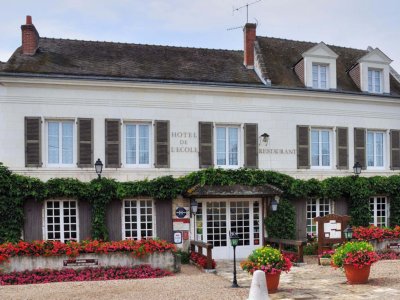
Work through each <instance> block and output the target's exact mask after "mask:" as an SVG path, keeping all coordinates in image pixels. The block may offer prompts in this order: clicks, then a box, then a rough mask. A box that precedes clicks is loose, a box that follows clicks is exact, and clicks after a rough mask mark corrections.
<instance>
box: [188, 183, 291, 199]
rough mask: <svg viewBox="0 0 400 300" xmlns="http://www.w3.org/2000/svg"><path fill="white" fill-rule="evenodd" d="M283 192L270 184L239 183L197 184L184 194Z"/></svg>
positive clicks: (254, 195) (234, 195) (225, 194)
mask: <svg viewBox="0 0 400 300" xmlns="http://www.w3.org/2000/svg"><path fill="white" fill-rule="evenodd" d="M282 193H283V192H282V190H280V189H279V188H277V187H275V186H273V185H270V184H264V185H258V186H248V185H241V184H234V185H224V186H220V185H204V186H200V185H197V186H195V187H193V188H191V189H190V190H189V191H188V192H187V193H186V196H188V197H196V198H207V197H227V196H229V197H244V196H245V197H263V196H274V195H281V194H282Z"/></svg>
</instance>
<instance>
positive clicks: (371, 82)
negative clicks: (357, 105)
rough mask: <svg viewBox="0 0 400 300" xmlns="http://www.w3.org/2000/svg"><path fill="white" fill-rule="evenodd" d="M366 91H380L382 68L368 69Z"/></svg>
mask: <svg viewBox="0 0 400 300" xmlns="http://www.w3.org/2000/svg"><path fill="white" fill-rule="evenodd" d="M368 92H370V93H382V70H377V69H368Z"/></svg>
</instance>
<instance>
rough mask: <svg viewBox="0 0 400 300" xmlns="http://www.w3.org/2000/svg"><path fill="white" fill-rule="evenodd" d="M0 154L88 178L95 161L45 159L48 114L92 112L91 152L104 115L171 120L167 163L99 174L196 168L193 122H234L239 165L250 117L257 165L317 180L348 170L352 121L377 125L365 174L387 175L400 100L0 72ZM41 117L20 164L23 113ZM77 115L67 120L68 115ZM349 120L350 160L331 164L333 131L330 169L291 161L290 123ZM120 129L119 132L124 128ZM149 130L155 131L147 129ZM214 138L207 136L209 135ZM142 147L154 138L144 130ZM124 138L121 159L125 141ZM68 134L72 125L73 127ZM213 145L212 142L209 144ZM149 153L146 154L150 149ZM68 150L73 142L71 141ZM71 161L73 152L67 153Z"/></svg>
mask: <svg viewBox="0 0 400 300" xmlns="http://www.w3.org/2000/svg"><path fill="white" fill-rule="evenodd" d="M0 83H1V85H0V108H1V109H0V132H1V134H0V143H1V145H2V146H1V147H0V161H1V162H3V163H4V164H5V165H6V166H7V167H9V168H10V169H11V170H12V171H14V172H16V173H19V174H24V175H29V176H34V177H38V178H40V179H43V180H48V179H49V178H52V177H74V178H78V179H80V180H83V181H88V180H90V179H93V178H95V176H96V174H95V172H94V168H88V169H81V168H78V167H76V166H71V167H55V166H49V165H47V164H46V157H47V156H46V149H47V137H46V136H47V135H46V126H43V124H46V121H47V120H72V121H76V119H77V118H93V119H94V159H97V158H100V159H101V160H103V162H104V158H105V119H107V118H113V119H120V120H121V122H122V123H125V122H133V121H140V122H147V123H153V122H154V121H155V120H169V121H170V168H166V169H156V168H154V167H153V165H150V166H149V167H132V166H126V165H125V164H124V161H122V167H121V168H120V169H104V171H103V176H106V177H112V178H116V179H117V180H120V181H126V180H138V179H144V178H154V177H158V176H162V175H169V174H172V175H174V176H181V175H184V174H187V173H189V172H192V171H195V170H198V169H199V153H198V146H199V145H198V144H199V141H198V130H199V129H198V128H199V122H213V123H214V124H215V125H218V124H222V125H223V124H225V125H226V124H229V125H235V126H239V127H240V130H239V143H238V145H239V167H240V166H243V161H244V149H243V148H244V147H243V124H244V123H256V124H258V134H259V135H261V134H262V133H264V132H265V133H268V134H269V136H270V139H269V142H268V145H265V143H264V142H262V141H261V140H260V143H259V157H258V162H259V163H258V166H259V168H260V169H265V170H274V171H279V172H283V173H286V174H288V175H291V176H293V177H296V178H317V179H322V178H326V177H330V176H345V175H351V174H352V173H353V170H352V168H351V167H352V166H353V164H354V136H353V132H354V128H355V127H357V128H366V129H367V130H368V129H373V130H380V131H383V132H384V133H385V138H384V143H385V145H384V167H383V168H382V169H379V170H368V169H367V170H365V171H363V175H365V176H372V175H385V176H386V175H392V174H394V173H395V171H391V170H390V166H389V163H390V162H389V160H390V147H389V141H390V138H389V130H390V129H397V130H399V129H400V121H399V115H400V99H396V98H391V97H380V96H379V95H374V96H370V95H352V94H344V93H332V92H314V91H298V90H289V89H285V90H283V89H274V88H249V87H247V88H246V87H232V86H231V87H229V86H208V85H191V84H162V83H138V82H128V81H125V82H116V81H95V80H69V79H44V78H19V77H8V76H7V77H1V78H0ZM32 116H34V117H41V118H42V121H43V123H42V127H41V128H42V140H41V143H42V160H43V167H41V168H26V167H25V154H24V151H25V141H24V118H25V117H32ZM74 123H75V122H74ZM297 125H309V126H310V127H311V128H314V127H315V128H328V129H330V130H332V134H333V136H335V128H336V127H347V128H348V134H349V137H348V145H349V169H348V170H337V169H336V145H335V143H336V139H335V138H332V139H331V142H332V145H331V149H332V154H331V155H332V158H331V159H332V164H331V167H330V168H324V169H318V168H313V167H311V168H310V169H304V170H299V169H297V155H296V152H297V149H296V147H297V144H296V126H297ZM121 136H122V137H123V131H122V135H121ZM150 136H153V133H151V134H150ZM214 138H215V136H214ZM150 140H151V142H150V149H153V147H154V143H153V142H154V141H152V139H151V138H150ZM121 141H122V147H121V151H122V155H121V157H122V159H123V158H124V155H123V152H124V150H123V149H124V146H123V145H124V143H123V138H122V139H121ZM74 142H75V143H76V125H75V126H74ZM214 153H215V143H214ZM150 156H151V158H150V162H154V158H153V157H152V154H150ZM74 157H76V144H75V146H74ZM74 161H75V160H74Z"/></svg>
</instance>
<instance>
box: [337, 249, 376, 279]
mask: <svg viewBox="0 0 400 300" xmlns="http://www.w3.org/2000/svg"><path fill="white" fill-rule="evenodd" d="M332 260H333V265H334V267H336V268H341V269H344V272H345V274H346V278H347V282H348V283H349V284H361V283H367V282H368V277H369V273H370V269H371V264H373V263H374V262H376V261H378V260H379V256H378V255H377V254H376V253H375V252H374V248H373V246H372V245H371V244H370V243H368V242H349V243H345V244H343V245H341V246H339V247H338V248H337V249H336V251H335V253H334V254H333V256H332Z"/></svg>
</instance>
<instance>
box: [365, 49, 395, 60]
mask: <svg viewBox="0 0 400 300" xmlns="http://www.w3.org/2000/svg"><path fill="white" fill-rule="evenodd" d="M392 61H393V60H391V59H390V58H389V57H388V56H387V55H386V54H385V53H383V52H382V51H381V50H379V48H375V49H373V50H372V51H370V52H368V53H367V54H366V55H364V56H363V57H361V58H360V59H359V60H358V62H359V63H362V62H370V63H377V64H390V63H391V62H392Z"/></svg>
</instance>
